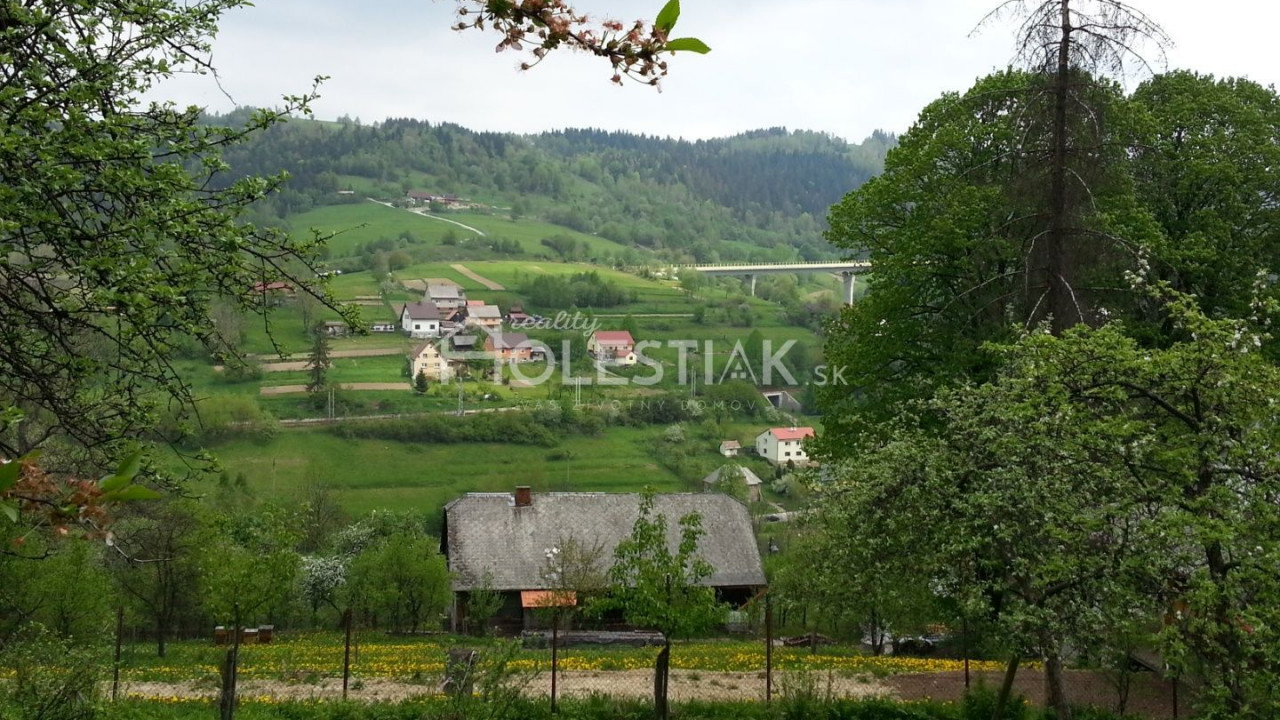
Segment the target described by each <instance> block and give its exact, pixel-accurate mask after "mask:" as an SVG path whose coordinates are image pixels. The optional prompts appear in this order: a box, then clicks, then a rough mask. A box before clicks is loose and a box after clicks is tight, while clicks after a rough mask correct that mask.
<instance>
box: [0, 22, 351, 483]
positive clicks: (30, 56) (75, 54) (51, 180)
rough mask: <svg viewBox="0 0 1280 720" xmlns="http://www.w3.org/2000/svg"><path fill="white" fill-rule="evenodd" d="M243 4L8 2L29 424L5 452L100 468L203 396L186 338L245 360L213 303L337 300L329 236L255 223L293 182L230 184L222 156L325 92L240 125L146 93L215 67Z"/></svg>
mask: <svg viewBox="0 0 1280 720" xmlns="http://www.w3.org/2000/svg"><path fill="white" fill-rule="evenodd" d="M243 4H244V3H243V2H241V1H240V0H214V1H213V2H207V3H200V4H196V5H191V4H184V3H179V2H173V1H171V0H161V2H159V3H152V4H149V5H147V6H146V7H143V8H128V9H127V10H126V9H123V8H121V7H119V6H117V5H86V4H83V3H73V2H65V1H63V0H57V1H55V2H50V3H40V4H37V5H30V4H28V5H21V4H19V5H13V6H11V7H7V9H6V15H5V22H4V24H3V27H2V28H0V54H3V55H4V57H5V58H6V60H5V69H4V71H3V74H2V75H0V116H2V117H4V118H5V121H4V123H3V124H2V129H0V140H2V141H0V168H3V170H0V188H3V189H2V190H0V217H3V218H4V221H3V222H0V251H2V254H3V255H4V257H5V258H6V259H5V262H4V263H3V264H0V285H3V286H4V287H5V288H8V291H6V292H4V293H2V294H0V326H3V327H4V328H6V329H5V330H4V333H5V335H4V339H3V342H0V394H2V395H3V402H4V403H5V404H6V405H13V406H16V407H18V408H20V409H21V410H22V412H23V413H24V414H25V415H26V418H27V421H26V422H24V423H23V424H22V426H20V428H19V429H18V430H17V431H13V432H6V433H4V435H3V436H0V452H3V453H4V454H5V455H7V456H9V457H18V456H21V455H23V454H25V453H26V452H27V451H29V450H31V449H33V448H35V447H38V446H43V445H46V444H48V443H50V442H53V441H58V442H62V443H64V444H67V445H74V446H78V447H80V448H83V449H85V451H86V452H88V453H89V454H90V455H91V456H92V458H93V460H94V462H97V463H98V464H99V466H101V465H102V464H104V463H105V462H106V459H107V458H110V457H111V456H112V455H117V454H118V453H119V452H120V447H121V445H122V444H124V443H125V442H127V439H128V438H134V437H137V436H139V435H142V434H144V433H145V432H146V431H148V430H150V429H151V428H153V427H154V426H155V424H156V421H157V411H158V408H160V407H161V406H162V405H163V403H164V398H165V396H169V397H174V398H177V399H178V400H180V401H183V402H187V403H189V402H190V400H191V395H190V392H189V389H188V387H187V385H186V382H185V381H184V379H183V378H182V376H181V374H180V373H179V372H178V370H177V369H176V368H175V367H174V365H173V364H172V361H171V357H170V349H171V348H172V347H174V346H175V345H176V344H178V342H179V340H180V339H181V338H183V337H186V336H194V337H197V338H199V339H200V340H201V341H202V342H203V343H204V344H205V345H206V346H208V347H209V348H210V349H211V350H212V351H213V352H214V354H223V353H226V354H234V340H235V339H234V338H228V337H225V336H224V335H223V334H222V331H223V330H224V329H225V328H222V327H219V326H217V325H216V324H214V323H211V322H210V311H211V308H212V306H213V304H214V303H216V302H219V301H220V299H222V298H225V299H226V300H227V301H228V302H229V303H230V304H232V305H234V306H235V307H237V308H238V309H239V310H243V311H253V312H258V313H262V312H263V310H264V306H263V302H262V298H261V297H260V296H258V295H256V294H255V293H254V292H253V288H254V286H255V285H256V284H258V283H262V282H273V281H284V282H288V283H289V284H290V285H292V286H294V287H296V288H299V289H301V290H302V291H303V292H311V293H314V294H316V295H318V296H320V297H327V295H326V293H325V289H324V285H323V282H322V281H321V280H319V279H318V278H317V276H316V273H315V271H314V270H315V267H314V263H315V253H316V250H317V248H318V247H319V243H318V242H317V241H316V240H315V239H295V238H293V237H291V236H290V235H289V234H287V233H284V232H279V231H273V230H265V229H260V228H255V227H253V226H251V225H247V224H244V223H242V222H241V221H240V217H241V215H242V214H243V212H244V210H245V208H246V207H247V206H248V205H249V204H250V203H253V202H254V201H256V200H259V199H261V198H264V197H266V196H267V195H268V194H269V193H271V192H272V191H273V190H275V189H276V188H277V187H279V185H280V183H281V182H282V181H283V180H284V178H283V177H272V178H257V177H250V178H245V179H242V180H238V181H234V182H229V181H227V180H226V179H225V177H224V176H223V171H224V170H225V165H224V164H223V163H221V162H220V161H219V159H218V153H219V150H220V148H222V147H225V146H229V145H234V144H236V143H239V142H241V141H242V140H244V139H245V138H246V137H248V136H249V135H250V134H251V133H253V132H256V131H258V130H261V129H264V128H266V127H269V126H272V125H274V124H276V123H278V122H280V121H281V120H283V119H284V118H285V117H287V116H288V115H289V114H291V113H296V112H305V111H306V110H307V103H308V102H309V101H310V100H311V98H312V97H313V95H303V96H296V97H291V98H288V99H287V100H286V102H285V104H284V106H283V107H282V108H281V109H279V110H273V111H259V112H255V113H253V114H252V115H251V117H250V118H249V119H248V121H247V122H246V123H245V125H244V126H243V127H241V128H225V127H221V128H220V127H213V126H204V125H201V124H200V123H199V116H200V112H199V110H198V109H197V108H194V107H192V108H187V109H179V108H176V107H174V106H173V105H172V104H161V103H152V104H150V105H144V104H140V103H139V101H138V98H139V96H140V95H142V94H143V93H145V92H146V91H148V90H149V89H151V88H152V87H153V86H154V85H155V84H156V83H157V82H159V81H161V80H163V79H164V78H167V77H170V76H172V75H173V74H175V73H181V72H191V71H207V70H208V69H209V65H208V61H207V58H208V57H209V45H208V39H209V38H210V37H211V36H212V34H213V32H214V30H215V27H216V23H217V20H218V18H219V16H220V15H221V14H222V13H223V12H225V11H227V10H229V9H233V8H236V7H239V6H241V5H243ZM125 27H127V28H128V32H124V31H106V30H105V29H108V28H110V29H118V28H125ZM330 304H331V303H330ZM353 319H354V318H353ZM49 460H52V456H51V457H50V458H49ZM53 469H58V468H53Z"/></svg>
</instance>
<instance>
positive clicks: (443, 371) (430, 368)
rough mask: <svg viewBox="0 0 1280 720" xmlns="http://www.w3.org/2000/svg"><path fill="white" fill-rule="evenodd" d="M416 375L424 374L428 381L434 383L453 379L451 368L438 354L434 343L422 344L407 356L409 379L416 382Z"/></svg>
mask: <svg viewBox="0 0 1280 720" xmlns="http://www.w3.org/2000/svg"><path fill="white" fill-rule="evenodd" d="M418 373H424V374H426V376H427V379H428V380H433V381H436V382H439V381H442V380H452V379H453V368H451V367H450V366H449V363H448V361H447V360H445V359H444V357H443V356H442V355H441V354H440V349H439V348H437V347H436V344H435V343H434V342H424V343H422V344H421V345H418V346H417V347H415V348H414V349H413V353H412V354H410V355H409V377H410V379H411V380H417V378H418Z"/></svg>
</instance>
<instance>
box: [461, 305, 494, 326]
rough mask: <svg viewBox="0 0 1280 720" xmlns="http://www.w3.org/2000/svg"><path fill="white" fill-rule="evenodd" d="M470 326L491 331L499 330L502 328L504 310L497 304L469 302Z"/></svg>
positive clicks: (468, 324) (467, 320)
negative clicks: (473, 303) (474, 303)
mask: <svg viewBox="0 0 1280 720" xmlns="http://www.w3.org/2000/svg"><path fill="white" fill-rule="evenodd" d="M466 325H467V326H468V327H474V328H480V329H481V330H486V331H489V332H498V331H501V330H502V311H501V310H499V309H498V306H497V305H485V304H484V303H480V304H479V305H472V304H470V303H467V319H466Z"/></svg>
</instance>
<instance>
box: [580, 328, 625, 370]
mask: <svg viewBox="0 0 1280 720" xmlns="http://www.w3.org/2000/svg"><path fill="white" fill-rule="evenodd" d="M587 352H589V353H591V357H593V358H595V359H596V360H598V361H600V362H602V363H608V364H610V365H635V364H636V359H637V358H636V341H635V340H634V339H633V338H632V337H631V333H629V332H627V331H626V330H597V331H595V332H593V333H591V339H589V340H587Z"/></svg>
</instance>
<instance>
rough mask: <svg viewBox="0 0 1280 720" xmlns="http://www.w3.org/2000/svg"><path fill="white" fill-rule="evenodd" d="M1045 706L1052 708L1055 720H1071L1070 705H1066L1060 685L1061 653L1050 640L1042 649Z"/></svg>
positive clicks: (1063, 689) (1064, 694) (1065, 698)
mask: <svg viewBox="0 0 1280 720" xmlns="http://www.w3.org/2000/svg"><path fill="white" fill-rule="evenodd" d="M1044 689H1045V704H1046V705H1048V706H1049V707H1051V708H1053V712H1054V717H1055V718H1056V719H1057V720H1071V705H1069V704H1068V703H1067V693H1066V687H1065V686H1064V685H1063V683H1062V653H1061V652H1060V651H1059V649H1058V645H1057V643H1056V642H1055V641H1053V640H1052V639H1047V640H1046V641H1045V648H1044Z"/></svg>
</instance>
